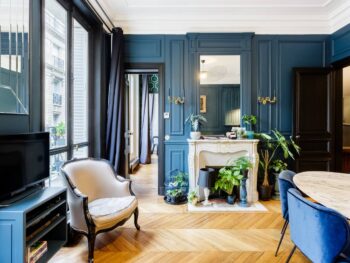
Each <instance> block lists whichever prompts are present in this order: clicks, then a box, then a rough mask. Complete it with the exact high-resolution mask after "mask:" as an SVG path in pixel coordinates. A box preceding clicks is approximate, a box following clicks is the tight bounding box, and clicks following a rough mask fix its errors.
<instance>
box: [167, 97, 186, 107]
mask: <svg viewBox="0 0 350 263" xmlns="http://www.w3.org/2000/svg"><path fill="white" fill-rule="evenodd" d="M168 101H169V103H173V104H176V105H179V104H184V103H185V97H177V96H168Z"/></svg>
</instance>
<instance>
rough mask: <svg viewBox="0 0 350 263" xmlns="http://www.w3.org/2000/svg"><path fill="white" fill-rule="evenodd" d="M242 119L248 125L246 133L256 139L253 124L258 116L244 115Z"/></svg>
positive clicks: (250, 137)
mask: <svg viewBox="0 0 350 263" xmlns="http://www.w3.org/2000/svg"><path fill="white" fill-rule="evenodd" d="M242 121H243V123H244V124H245V125H246V127H247V130H246V134H247V137H248V139H254V130H253V126H254V125H255V124H256V121H257V119H256V116H254V115H243V117H242Z"/></svg>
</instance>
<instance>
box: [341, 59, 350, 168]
mask: <svg viewBox="0 0 350 263" xmlns="http://www.w3.org/2000/svg"><path fill="white" fill-rule="evenodd" d="M342 73H343V81H342V86H343V92H342V93H343V96H342V97H343V109H342V113H343V114H342V117H343V118H342V119H343V121H342V125H343V127H342V133H343V134H342V138H343V143H342V157H343V158H342V159H343V163H342V171H343V172H344V173H350V66H347V67H344V68H343V72H342Z"/></svg>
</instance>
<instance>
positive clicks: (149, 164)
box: [125, 64, 164, 196]
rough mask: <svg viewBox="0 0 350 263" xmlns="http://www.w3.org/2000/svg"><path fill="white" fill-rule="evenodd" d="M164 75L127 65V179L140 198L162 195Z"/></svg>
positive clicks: (152, 68) (150, 68) (158, 70)
mask: <svg viewBox="0 0 350 263" xmlns="http://www.w3.org/2000/svg"><path fill="white" fill-rule="evenodd" d="M161 74H162V71H161V70H160V68H159V66H153V67H152V66H151V65H147V64H145V65H142V66H140V65H139V66H137V65H127V67H126V70H125V82H126V103H125V104H126V112H127V116H126V117H127V118H126V119H127V123H126V131H127V132H126V145H127V151H126V153H127V158H126V159H127V167H128V177H129V178H130V179H131V180H132V181H133V191H134V192H135V194H136V195H137V196H156V195H158V194H161V190H162V188H163V187H162V185H163V183H164V179H163V177H162V168H161V167H162V165H161V164H162V163H161V162H162V157H161V156H162V146H163V145H162V143H163V142H162V140H161V138H162V134H163V128H162V126H163V125H162V121H161V120H162V119H161V114H160V113H161V112H162V108H163V103H162V102H163V99H162V94H163V92H162V86H163V85H162V75H161Z"/></svg>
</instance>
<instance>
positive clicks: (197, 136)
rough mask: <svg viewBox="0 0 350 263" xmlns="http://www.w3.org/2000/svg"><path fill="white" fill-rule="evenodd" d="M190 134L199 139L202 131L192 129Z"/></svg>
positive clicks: (193, 138)
mask: <svg viewBox="0 0 350 263" xmlns="http://www.w3.org/2000/svg"><path fill="white" fill-rule="evenodd" d="M190 136H191V139H192V140H199V139H200V138H201V132H199V131H197V132H195V131H192V132H191V134H190Z"/></svg>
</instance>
